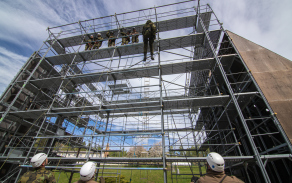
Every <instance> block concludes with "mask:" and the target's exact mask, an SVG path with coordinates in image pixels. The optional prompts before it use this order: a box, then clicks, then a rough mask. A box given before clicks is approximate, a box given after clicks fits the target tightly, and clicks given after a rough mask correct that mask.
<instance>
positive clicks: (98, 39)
mask: <svg viewBox="0 0 292 183" xmlns="http://www.w3.org/2000/svg"><path fill="white" fill-rule="evenodd" d="M102 40H103V38H102V37H101V34H100V33H97V37H96V39H95V42H94V45H93V48H92V49H99V48H100V47H101V45H102Z"/></svg>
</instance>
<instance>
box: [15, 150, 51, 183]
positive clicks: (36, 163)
mask: <svg viewBox="0 0 292 183" xmlns="http://www.w3.org/2000/svg"><path fill="white" fill-rule="evenodd" d="M31 164H32V166H33V167H34V170H32V171H28V172H26V173H25V174H23V175H22V177H21V178H20V179H19V180H18V181H17V183H55V182H56V180H55V177H54V174H53V172H51V171H49V170H46V169H45V166H46V165H47V164H48V159H47V155H46V154H45V153H39V154H36V155H35V156H33V157H32V158H31Z"/></svg>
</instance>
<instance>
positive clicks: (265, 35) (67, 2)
mask: <svg viewBox="0 0 292 183" xmlns="http://www.w3.org/2000/svg"><path fill="white" fill-rule="evenodd" d="M174 2H177V1H175V0H160V1H155V0H148V1H141V0H136V1H127V0H126V1H119V0H111V1H110V3H109V1H106V0H94V1H93V0H89V1H88V0H78V1H77V0H75V1H72V0H62V1H58V0H44V1H36V0H13V1H10V0H2V1H0V27H1V31H0V73H1V75H0V93H2V92H3V91H4V90H5V88H6V87H7V86H8V84H9V83H10V81H11V80H12V79H13V77H14V76H15V75H16V74H17V72H18V71H19V69H20V68H21V67H22V65H23V64H24V63H25V62H26V60H27V59H28V57H29V56H30V55H31V54H32V53H33V52H34V51H37V50H38V49H39V48H40V46H41V45H42V43H43V41H44V40H46V38H47V37H48V32H47V31H46V29H47V27H53V26H58V25H63V24H68V23H71V22H76V21H78V20H86V19H91V18H97V17H101V16H107V15H112V14H114V13H122V12H128V11H133V10H138V9H143V8H149V7H154V6H159V5H164V4H169V3H174ZM206 3H209V4H210V5H211V7H212V8H213V10H214V11H215V13H216V15H217V16H218V18H219V20H220V21H221V22H223V26H224V28H225V29H227V30H230V31H232V32H234V33H236V34H238V35H240V36H242V37H244V38H247V39H249V40H251V41H253V42H255V43H257V44H259V45H261V46H263V47H265V48H268V49H269V50H271V51H274V52H275V53H278V54H279V55H282V56H284V57H285V58H288V59H289V60H292V52H291V48H292V37H291V36H289V33H290V32H291V30H292V29H291V28H292V24H291V23H289V22H290V21H291V20H290V18H291V17H292V11H291V8H292V1H291V0H282V1H280V2H279V1H272V0H258V1H253V0H236V1H235V0H216V1H215V0H214V1H208V0H201V4H206ZM196 4H197V1H196V2H194V5H196Z"/></svg>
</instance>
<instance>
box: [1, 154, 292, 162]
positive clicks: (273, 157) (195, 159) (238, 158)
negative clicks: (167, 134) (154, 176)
mask: <svg viewBox="0 0 292 183" xmlns="http://www.w3.org/2000/svg"><path fill="white" fill-rule="evenodd" d="M6 158H7V157H6V156H0V159H1V160H3V159H6ZM25 158H26V157H10V158H9V159H10V160H24V159H25ZM30 158H31V157H30ZM260 158H261V159H262V160H264V159H268V160H276V159H282V158H292V154H277V155H261V156H260ZM48 159H49V161H61V162H62V161H78V162H82V161H88V159H87V158H65V157H61V158H60V157H48ZM223 159H224V160H225V161H227V162H239V161H251V160H254V161H256V159H255V158H254V156H227V157H223ZM89 161H95V162H162V157H158V158H124V157H121V158H117V157H114V158H111V157H107V158H89ZM166 161H167V162H205V161H206V157H166Z"/></svg>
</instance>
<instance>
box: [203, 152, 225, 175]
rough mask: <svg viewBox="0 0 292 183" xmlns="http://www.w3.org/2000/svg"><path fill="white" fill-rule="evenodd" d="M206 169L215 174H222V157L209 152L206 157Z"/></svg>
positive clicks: (223, 163) (223, 166)
mask: <svg viewBox="0 0 292 183" xmlns="http://www.w3.org/2000/svg"><path fill="white" fill-rule="evenodd" d="M207 163H208V169H211V170H213V171H215V172H223V171H224V168H225V162H224V159H223V158H222V156H221V155H220V154H218V153H216V152H210V153H209V154H208V155H207Z"/></svg>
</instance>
